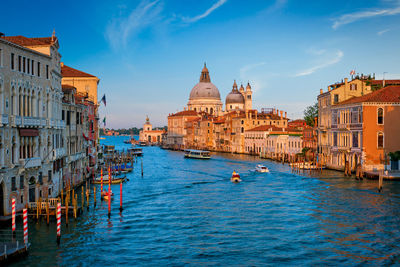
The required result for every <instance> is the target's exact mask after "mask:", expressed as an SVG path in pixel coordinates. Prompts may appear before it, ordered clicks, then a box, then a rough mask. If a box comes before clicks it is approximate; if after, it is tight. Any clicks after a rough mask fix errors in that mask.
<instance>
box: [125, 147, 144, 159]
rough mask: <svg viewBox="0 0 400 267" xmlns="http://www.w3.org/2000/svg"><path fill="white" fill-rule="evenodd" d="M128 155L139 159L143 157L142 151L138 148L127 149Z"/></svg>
mask: <svg viewBox="0 0 400 267" xmlns="http://www.w3.org/2000/svg"><path fill="white" fill-rule="evenodd" d="M128 151H129V153H131V155H132V156H136V157H140V156H143V149H142V148H140V147H132V148H129V149H128Z"/></svg>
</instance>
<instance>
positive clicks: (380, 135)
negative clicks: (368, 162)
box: [378, 132, 383, 148]
mask: <svg viewBox="0 0 400 267" xmlns="http://www.w3.org/2000/svg"><path fill="white" fill-rule="evenodd" d="M378 148H383V133H382V132H379V133H378Z"/></svg>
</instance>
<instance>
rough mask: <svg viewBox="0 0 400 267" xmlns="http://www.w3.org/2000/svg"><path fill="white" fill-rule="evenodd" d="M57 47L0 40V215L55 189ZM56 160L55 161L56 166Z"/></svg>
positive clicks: (60, 126)
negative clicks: (12, 202)
mask: <svg viewBox="0 0 400 267" xmlns="http://www.w3.org/2000/svg"><path fill="white" fill-rule="evenodd" d="M58 49H59V43H58V39H57V37H56V36H55V35H54V34H53V35H52V36H51V37H43V38H27V37H24V36H4V35H2V36H0V140H1V141H0V216H2V215H8V214H9V213H10V212H11V204H10V203H11V200H12V198H15V199H16V207H17V210H21V209H22V208H23V207H25V205H26V204H27V203H28V202H29V201H36V200H37V199H38V198H39V197H42V198H46V197H56V196H58V194H59V191H60V178H61V177H62V168H54V166H55V165H56V166H58V165H60V164H61V163H60V159H61V158H62V157H63V156H64V154H65V151H63V150H62V149H59V150H57V148H61V142H62V138H63V130H64V128H65V124H64V122H63V121H62V120H61V111H62V97H63V93H62V90H61V78H62V77H61V68H60V58H61V55H60V53H59V52H58ZM57 162H58V163H57Z"/></svg>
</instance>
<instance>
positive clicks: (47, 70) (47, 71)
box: [46, 65, 49, 79]
mask: <svg viewBox="0 0 400 267" xmlns="http://www.w3.org/2000/svg"><path fill="white" fill-rule="evenodd" d="M46 79H49V65H46Z"/></svg>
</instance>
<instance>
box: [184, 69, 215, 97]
mask: <svg viewBox="0 0 400 267" xmlns="http://www.w3.org/2000/svg"><path fill="white" fill-rule="evenodd" d="M195 99H212V100H214V99H216V100H221V96H220V94H219V91H218V88H217V87H216V86H215V85H214V84H213V83H212V82H211V79H210V74H209V73H208V69H207V67H206V64H205V63H204V68H203V70H202V71H201V76H200V82H199V83H198V84H196V85H195V86H194V87H193V89H192V91H191V92H190V96H189V100H195Z"/></svg>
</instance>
